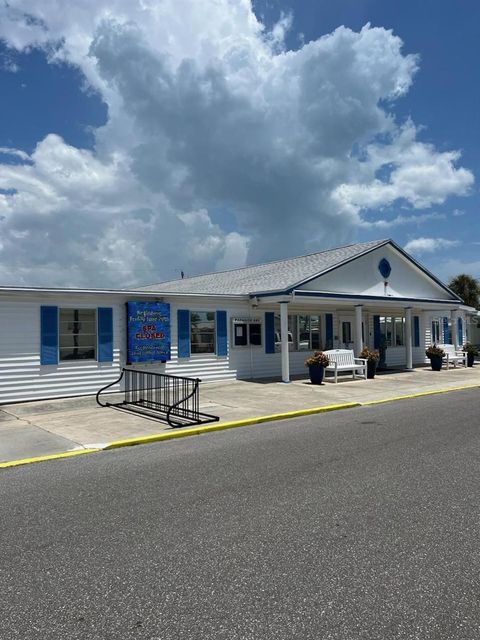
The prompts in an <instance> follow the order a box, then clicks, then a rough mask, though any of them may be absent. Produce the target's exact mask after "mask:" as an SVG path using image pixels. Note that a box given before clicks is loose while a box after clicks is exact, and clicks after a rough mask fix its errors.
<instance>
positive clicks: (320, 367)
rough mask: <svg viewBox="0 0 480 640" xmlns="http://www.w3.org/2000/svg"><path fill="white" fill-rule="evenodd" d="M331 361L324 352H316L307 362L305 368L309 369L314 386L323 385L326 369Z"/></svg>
mask: <svg viewBox="0 0 480 640" xmlns="http://www.w3.org/2000/svg"><path fill="white" fill-rule="evenodd" d="M329 363H330V360H329V359H328V356H327V355H326V354H325V353H323V351H315V353H314V354H313V356H310V358H307V359H306V360H305V366H306V367H308V373H309V376H310V382H311V383H312V384H322V381H323V373H324V371H325V367H328V365H329Z"/></svg>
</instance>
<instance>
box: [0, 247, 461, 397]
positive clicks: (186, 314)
mask: <svg viewBox="0 0 480 640" xmlns="http://www.w3.org/2000/svg"><path fill="white" fill-rule="evenodd" d="M135 301H136V302H149V301H158V302H163V303H168V304H169V305H170V324H171V358H170V359H169V360H167V361H166V362H152V363H142V364H135V368H142V369H146V370H152V371H159V372H165V373H170V374H174V375H180V376H188V377H199V378H201V379H202V380H204V381H213V380H228V379H235V378H242V379H249V378H258V377H270V376H278V377H279V378H281V379H283V381H285V382H288V381H289V379H290V376H291V375H293V374H301V373H305V371H306V370H305V367H304V361H305V359H306V358H307V357H308V355H309V354H310V353H311V352H312V351H313V350H318V349H327V348H332V347H344V346H345V347H351V348H353V349H354V350H355V352H356V354H358V353H359V352H360V351H361V349H362V347H363V346H364V345H367V346H369V347H370V348H372V349H373V348H378V347H379V346H380V343H381V342H382V341H383V342H384V345H385V346H386V363H387V366H391V367H406V368H412V367H413V366H414V365H421V364H424V363H425V347H426V346H428V345H429V344H431V343H433V342H440V343H442V342H451V343H452V344H455V345H461V344H463V343H464V342H465V341H466V339H467V336H466V328H467V322H466V319H467V316H469V314H471V313H473V310H472V309H470V308H469V307H466V306H465V305H463V303H462V301H461V300H460V299H459V298H458V297H457V296H456V295H455V294H454V293H453V292H452V291H450V290H449V289H448V287H447V286H446V285H445V284H443V283H442V282H440V280H438V278H436V277H435V276H434V275H433V274H431V273H430V272H429V271H428V270H427V269H425V268H424V267H422V266H421V265H420V264H419V263H418V262H417V261H416V260H414V259H413V258H412V257H411V256H409V255H407V254H406V253H405V252H404V251H403V250H402V249H401V248H400V247H399V246H398V245H396V244H395V243H394V242H393V241H392V240H380V241H375V242H366V243H362V244H352V245H349V246H346V247H340V248H337V249H332V250H328V251H322V252H319V253H314V254H310V255H307V256H301V257H298V258H291V259H287V260H280V261H276V262H270V263H267V264H262V265H257V266H252V267H245V268H242V269H235V270H230V271H224V272H220V273H212V274H208V275H203V276H196V277H193V278H185V279H182V280H175V281H171V282H164V283H160V284H158V285H151V286H148V287H143V288H140V289H137V290H135V291H126V290H98V289H52V288H23V287H0V403H6V402H17V401H22V400H33V399H40V398H55V397H64V396H74V395H86V394H93V393H95V392H96V391H97V390H98V389H99V388H100V387H102V386H104V385H106V384H108V383H109V382H113V381H114V380H116V378H118V376H119V374H120V372H121V368H122V367H124V366H125V365H126V363H127V320H126V306H125V305H126V303H127V302H135ZM282 329H283V330H282ZM113 390H115V389H114V388H113Z"/></svg>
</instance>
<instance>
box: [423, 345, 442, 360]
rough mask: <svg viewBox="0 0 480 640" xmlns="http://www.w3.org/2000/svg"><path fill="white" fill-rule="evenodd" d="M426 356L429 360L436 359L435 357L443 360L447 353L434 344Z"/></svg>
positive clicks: (426, 351) (427, 350) (426, 352)
mask: <svg viewBox="0 0 480 640" xmlns="http://www.w3.org/2000/svg"><path fill="white" fill-rule="evenodd" d="M425 355H426V356H427V358H432V357H433V358H435V356H437V357H440V358H443V357H444V355H445V351H444V350H443V349H441V348H440V347H437V345H436V344H432V345H431V346H430V347H428V349H426V350H425Z"/></svg>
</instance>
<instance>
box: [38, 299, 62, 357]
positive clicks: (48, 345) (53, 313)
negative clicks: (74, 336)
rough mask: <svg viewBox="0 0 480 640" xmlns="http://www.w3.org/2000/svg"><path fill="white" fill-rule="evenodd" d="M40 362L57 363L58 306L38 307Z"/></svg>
mask: <svg viewBox="0 0 480 640" xmlns="http://www.w3.org/2000/svg"><path fill="white" fill-rule="evenodd" d="M40 364H58V307H40Z"/></svg>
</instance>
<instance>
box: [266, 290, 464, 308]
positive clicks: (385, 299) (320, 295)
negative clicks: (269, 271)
mask: <svg viewBox="0 0 480 640" xmlns="http://www.w3.org/2000/svg"><path fill="white" fill-rule="evenodd" d="M295 293H296V294H298V295H299V296H300V295H302V296H306V297H307V298H342V299H347V300H381V301H383V302H431V303H434V304H443V305H445V304H455V303H457V302H459V301H458V300H431V299H430V298H397V297H394V296H367V295H357V294H356V293H324V292H322V291H303V289H302V290H301V291H296V292H295ZM269 295H278V294H269ZM259 297H261V296H259Z"/></svg>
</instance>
